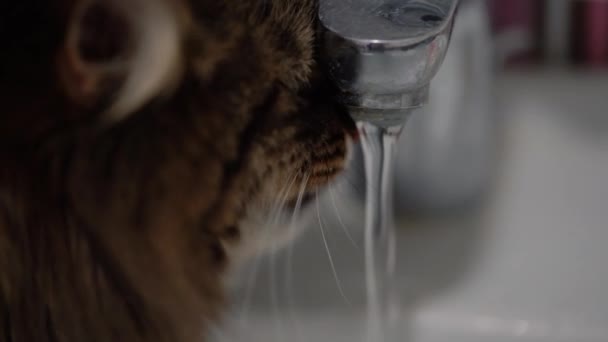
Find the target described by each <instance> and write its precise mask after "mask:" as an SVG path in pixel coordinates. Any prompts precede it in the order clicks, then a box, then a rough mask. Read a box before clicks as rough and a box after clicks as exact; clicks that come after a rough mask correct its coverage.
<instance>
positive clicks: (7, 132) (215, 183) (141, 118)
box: [0, 0, 355, 342]
mask: <svg viewBox="0 0 608 342" xmlns="http://www.w3.org/2000/svg"><path fill="white" fill-rule="evenodd" d="M100 4H101V5H100ZM96 6H97V7H96ZM315 6H316V4H315V2H314V0H301V1H297V0H99V1H97V2H91V1H85V0H7V1H4V2H3V4H2V5H0V43H1V44H2V51H0V341H2V342H85V341H86V342H96V341H104V342H105V341H115V342H121V341H125V342H127V341H128V342H152V341H154V342H164V341H167V342H169V341H170V342H194V341H203V340H204V336H205V328H206V327H208V326H209V324H211V323H210V322H213V321H215V320H216V319H218V318H219V316H220V314H221V306H222V304H223V302H224V296H223V291H222V287H223V286H222V277H223V274H224V273H225V272H226V269H227V267H229V266H230V265H231V264H233V263H234V262H235V260H234V259H235V258H237V256H239V255H241V256H242V255H243V253H242V252H241V251H242V250H247V249H248V248H249V249H251V247H250V246H249V247H248V246H247V245H248V242H250V241H252V240H254V238H253V236H254V235H255V234H257V233H258V232H259V231H263V230H264V229H265V228H266V227H265V226H264V223H268V221H267V220H265V217H266V216H267V215H269V213H270V211H271V209H272V208H273V207H274V206H275V205H276V204H277V203H280V202H284V203H287V207H289V206H290V205H293V203H295V201H296V198H297V196H298V192H299V191H298V190H300V188H302V187H303V186H305V188H303V189H304V190H305V193H307V194H312V193H314V192H315V191H316V190H317V189H319V188H321V187H323V186H324V185H325V184H327V182H329V181H330V180H331V179H332V178H333V177H334V176H335V175H336V174H337V173H339V172H340V170H341V169H342V168H343V167H344V163H345V155H346V150H347V140H348V136H349V134H353V132H354V131H355V127H354V125H353V123H352V122H351V121H350V119H349V118H348V116H347V115H346V113H345V112H344V110H343V109H342V108H341V107H339V106H337V105H336V104H335V103H334V102H333V97H332V95H333V89H332V88H331V87H330V86H329V82H327V80H326V79H325V78H324V76H323V73H322V72H321V70H320V67H319V64H318V62H317V53H316V50H315V49H316V42H317V38H316V37H315V25H316V23H315ZM305 181H306V182H305ZM285 229H286V227H285ZM277 233H278V231H277ZM270 238H272V236H270ZM257 241H260V239H257Z"/></svg>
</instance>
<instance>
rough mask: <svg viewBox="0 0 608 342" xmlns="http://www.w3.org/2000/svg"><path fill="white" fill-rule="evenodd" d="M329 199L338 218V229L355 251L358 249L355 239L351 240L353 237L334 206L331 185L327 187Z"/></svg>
mask: <svg viewBox="0 0 608 342" xmlns="http://www.w3.org/2000/svg"><path fill="white" fill-rule="evenodd" d="M329 197H330V199H331V204H332V205H333V207H334V209H335V211H336V217H337V218H338V223H339V224H340V228H342V231H344V234H346V237H347V238H348V239H349V240H350V242H351V243H352V244H353V246H355V248H357V249H360V248H359V245H358V244H357V242H356V241H355V239H353V236H352V235H351V234H350V231H349V229H348V228H346V225H345V224H344V221H343V220H342V215H340V211H339V210H338V206H337V205H336V198H335V195H334V187H333V185H330V186H329Z"/></svg>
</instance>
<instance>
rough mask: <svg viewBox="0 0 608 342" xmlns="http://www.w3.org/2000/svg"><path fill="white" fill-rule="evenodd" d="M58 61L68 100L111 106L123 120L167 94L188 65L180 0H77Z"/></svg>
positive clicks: (113, 117) (113, 115)
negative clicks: (185, 62)
mask: <svg viewBox="0 0 608 342" xmlns="http://www.w3.org/2000/svg"><path fill="white" fill-rule="evenodd" d="M76 2H77V3H76V4H75V5H74V8H73V9H72V11H71V16H70V22H69V25H68V31H67V34H66V36H65V37H66V38H65V41H64V45H63V47H62V49H61V51H60V53H59V57H58V72H59V75H60V78H61V81H62V86H63V88H64V90H65V92H66V93H67V95H68V96H69V97H70V98H71V99H72V100H73V101H75V102H76V103H78V104H82V105H91V104H96V103H98V102H99V101H100V100H105V101H106V102H108V103H109V105H108V107H107V109H106V110H105V111H104V113H105V114H104V119H105V120H107V121H110V122H116V121H120V120H122V119H124V118H126V117H127V116H129V115H130V114H132V113H133V112H135V111H137V109H139V108H140V107H141V106H142V105H144V104H145V103H146V102H148V101H149V100H150V99H151V98H153V97H155V96H158V95H163V94H166V92H167V91H170V90H171V89H172V86H173V85H175V84H176V80H178V79H179V76H180V73H181V65H182V51H181V40H182V31H183V30H182V27H183V22H182V17H183V16H182V15H180V14H183V12H184V11H183V10H180V8H178V6H177V4H178V1H175V0H77V1H76Z"/></svg>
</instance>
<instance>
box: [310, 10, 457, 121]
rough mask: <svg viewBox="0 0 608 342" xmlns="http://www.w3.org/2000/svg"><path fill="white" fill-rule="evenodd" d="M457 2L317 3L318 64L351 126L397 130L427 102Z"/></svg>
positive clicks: (443, 52)
mask: <svg viewBox="0 0 608 342" xmlns="http://www.w3.org/2000/svg"><path fill="white" fill-rule="evenodd" d="M458 2H459V1H458V0H321V1H320V8H319V19H320V23H321V29H322V32H323V50H324V63H325V65H326V67H327V69H328V72H329V74H330V75H331V77H332V79H333V80H334V81H335V82H336V84H337V86H338V87H339V89H340V90H341V91H342V101H343V102H344V103H345V104H346V105H348V106H349V107H350V110H351V115H352V116H353V118H354V119H355V120H357V121H367V122H371V123H374V124H376V125H378V126H383V127H387V126H394V125H398V124H402V123H403V122H404V121H405V120H406V119H407V117H408V116H409V115H410V114H411V113H412V111H413V110H415V109H417V108H419V107H421V106H423V105H424V104H425V103H426V102H427V101H428V92H429V83H430V81H431V79H432V78H433V76H435V74H436V73H437V70H438V69H439V66H440V65H441V63H442V62H443V59H444V57H445V54H446V51H447V48H448V45H449V41H450V35H451V32H452V27H453V23H454V17H455V14H456V9H457V6H458Z"/></svg>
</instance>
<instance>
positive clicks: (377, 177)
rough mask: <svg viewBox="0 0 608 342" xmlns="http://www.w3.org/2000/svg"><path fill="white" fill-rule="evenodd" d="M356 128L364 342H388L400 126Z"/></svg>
mask: <svg viewBox="0 0 608 342" xmlns="http://www.w3.org/2000/svg"><path fill="white" fill-rule="evenodd" d="M358 125H359V131H360V132H361V137H362V138H361V146H362V150H363V158H364V165H365V174H366V191H365V192H366V199H365V207H366V208H365V237H364V240H365V269H366V288H367V307H368V311H367V312H368V319H367V324H368V326H367V342H388V341H390V339H391V338H390V337H389V336H394V330H395V328H396V326H395V325H396V323H397V318H398V315H399V314H398V308H399V297H398V292H397V289H396V288H395V287H394V285H395V279H394V277H395V266H396V265H395V262H396V260H395V259H396V246H395V242H396V241H395V239H396V236H395V225H394V214H393V191H394V189H393V178H394V175H393V173H394V165H393V164H394V161H395V149H396V147H397V140H398V138H399V135H400V133H401V130H402V126H394V127H389V128H384V127H379V126H375V125H373V124H370V123H363V122H361V123H359V124H358Z"/></svg>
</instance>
